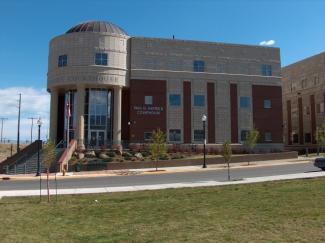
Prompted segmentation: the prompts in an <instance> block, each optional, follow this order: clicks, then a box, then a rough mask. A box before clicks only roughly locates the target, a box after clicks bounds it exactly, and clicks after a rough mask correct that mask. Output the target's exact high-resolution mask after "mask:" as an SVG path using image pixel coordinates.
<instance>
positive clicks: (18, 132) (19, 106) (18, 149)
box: [17, 94, 21, 153]
mask: <svg viewBox="0 0 325 243" xmlns="http://www.w3.org/2000/svg"><path fill="white" fill-rule="evenodd" d="M20 108H21V94H19V100H18V129H17V153H19V151H20V148H19V139H20Z"/></svg>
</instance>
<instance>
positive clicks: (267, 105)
mask: <svg viewBox="0 0 325 243" xmlns="http://www.w3.org/2000/svg"><path fill="white" fill-rule="evenodd" d="M264 108H265V109H270V108H272V102H271V100H264Z"/></svg>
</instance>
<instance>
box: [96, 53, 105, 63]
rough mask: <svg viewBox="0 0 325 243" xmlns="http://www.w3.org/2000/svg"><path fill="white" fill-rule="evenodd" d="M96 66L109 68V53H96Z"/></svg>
mask: <svg viewBox="0 0 325 243" xmlns="http://www.w3.org/2000/svg"><path fill="white" fill-rule="evenodd" d="M95 64H96V65H103V66H107V53H96V55H95Z"/></svg>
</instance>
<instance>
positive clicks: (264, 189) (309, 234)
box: [0, 179, 325, 242]
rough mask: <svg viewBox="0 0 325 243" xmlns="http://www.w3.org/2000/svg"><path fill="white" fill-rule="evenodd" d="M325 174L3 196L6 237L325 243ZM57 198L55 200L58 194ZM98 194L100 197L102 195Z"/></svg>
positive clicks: (0, 233)
mask: <svg viewBox="0 0 325 243" xmlns="http://www.w3.org/2000/svg"><path fill="white" fill-rule="evenodd" d="M324 185H325V179H310V180H295V181H287V182H272V183H260V184H250V185H236V186H224V187H209V188H188V189H170V190H159V191H143V192H126V193H109V194H96V195H78V196H60V197H58V201H57V202H56V203H55V202H54V201H53V202H51V203H50V204H47V203H46V202H45V198H44V202H42V203H38V198H37V197H26V198H3V199H2V200H0V215H1V216H2V217H1V227H0V239H1V242H180V241H182V242H183V241H187V242H216V241H218V242H279V241H281V242H283V241H285V242H296V241H298V242H307V241H308V242H322V241H325V234H324V232H325V190H324ZM53 200H54V198H53ZM95 200H97V202H96V201H95Z"/></svg>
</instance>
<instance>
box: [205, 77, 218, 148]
mask: <svg viewBox="0 0 325 243" xmlns="http://www.w3.org/2000/svg"><path fill="white" fill-rule="evenodd" d="M207 94H208V143H215V142H216V138H215V133H216V130H215V93H214V83H208V84H207Z"/></svg>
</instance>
